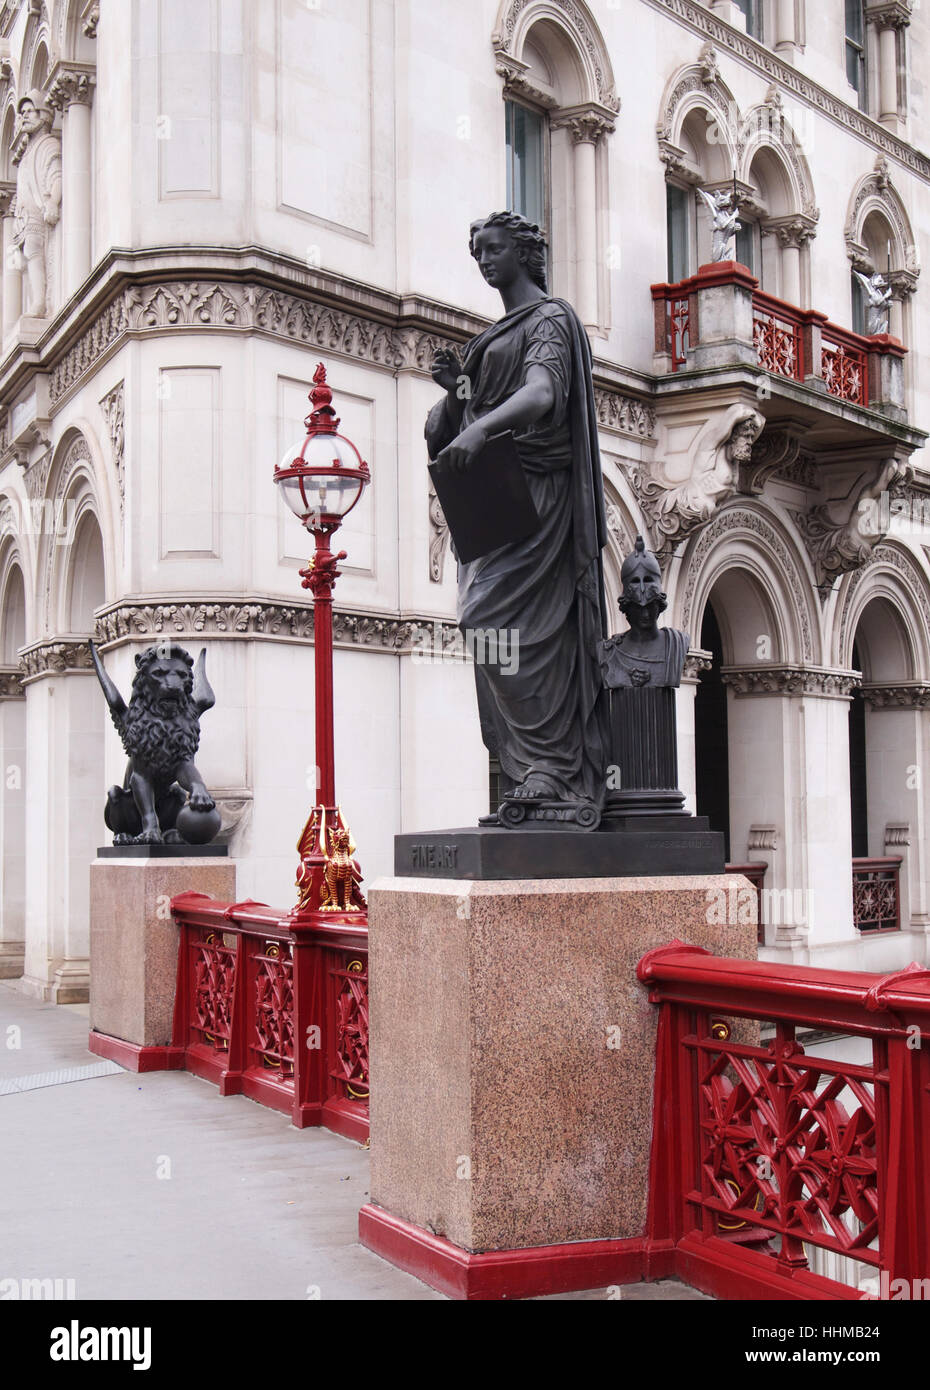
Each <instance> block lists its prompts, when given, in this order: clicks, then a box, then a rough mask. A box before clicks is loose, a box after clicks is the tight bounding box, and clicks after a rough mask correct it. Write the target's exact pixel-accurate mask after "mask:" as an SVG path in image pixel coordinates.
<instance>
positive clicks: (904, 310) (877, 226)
mask: <svg viewBox="0 0 930 1390" xmlns="http://www.w3.org/2000/svg"><path fill="white" fill-rule="evenodd" d="M845 235H846V254H847V256H848V257H849V261H850V265H851V268H852V272H855V271H859V272H860V273H861V274H863V275H865V276H870V275H874V274H876V273H879V274H881V275H882V276H883V278H884V279H885V282H886V283H887V285H888V286H890V288H891V296H892V297H891V300H890V302H889V305H888V311H889V323H888V331H889V332H890V333H891V335H892V336H893V337H895V338H898V339H900V341H901V342H903V343H904V344H905V346H908V345H909V342H910V338H911V326H910V316H911V306H910V297H911V295H912V294H913V293H914V291H915V289H916V288H917V280H918V276H919V275H920V265H919V261H918V258H917V256H918V253H917V245H916V239H915V237H914V233H913V231H912V229H911V223H910V219H909V218H908V215H907V210H906V208H905V206H904V203H903V201H902V199H901V197H900V195H899V194H898V192H897V190H896V189H895V187H894V185H893V184H892V182H891V179H890V177H889V171H888V162H887V160H886V159H885V158H884V157H883V156H879V158H878V159H877V161H876V164H875V169H874V170H873V171H872V173H870V174H867V175H866V176H865V178H863V179H860V181H859V183H858V184H857V185H856V187H855V189H854V190H853V195H852V198H851V200H850V206H849V213H848V216H847V220H846V233H845ZM867 305H868V301H867V298H866V295H865V291H864V289H863V286H862V283H861V281H860V280H859V279H858V278H857V276H856V275H855V273H852V274H851V275H850V318H851V324H852V327H853V329H854V331H855V332H857V333H868V331H869V328H868V315H867ZM911 371H912V365H911V363H910V360H909V359H906V360H905V374H906V377H907V378H908V379H909V377H910V373H911Z"/></svg>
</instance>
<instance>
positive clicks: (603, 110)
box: [549, 101, 616, 145]
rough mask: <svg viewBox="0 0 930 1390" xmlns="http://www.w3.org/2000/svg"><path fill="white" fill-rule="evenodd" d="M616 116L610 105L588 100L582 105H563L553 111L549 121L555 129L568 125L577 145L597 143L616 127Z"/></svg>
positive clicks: (573, 140)
mask: <svg viewBox="0 0 930 1390" xmlns="http://www.w3.org/2000/svg"><path fill="white" fill-rule="evenodd" d="M615 117H616V113H615V112H613V111H611V110H610V109H609V107H606V106H602V105H601V104H600V102H596V101H588V102H585V103H584V104H583V105H581V106H563V107H561V108H560V109H559V110H558V111H553V112H552V114H551V116H550V117H549V123H550V125H551V126H552V128H553V129H554V130H559V129H561V128H562V127H563V126H564V127H567V129H568V130H570V131H571V136H572V142H573V143H574V144H576V145H597V144H599V143H600V141H601V140H602V139H603V137H604V136H605V135H609V134H610V133H611V131H612V130H613V129H614V126H615V124H616V119H615Z"/></svg>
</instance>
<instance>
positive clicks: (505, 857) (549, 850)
mask: <svg viewBox="0 0 930 1390" xmlns="http://www.w3.org/2000/svg"><path fill="white" fill-rule="evenodd" d="M724 861H725V853H724V840H723V835H722V834H721V833H720V832H719V831H717V830H709V829H708V828H707V817H706V816H676V815H674V814H671V815H665V816H649V817H642V818H637V817H636V816H623V817H618V819H617V820H616V821H614V822H613V823H612V824H611V825H610V826H609V827H602V828H601V829H599V830H589V831H579V830H574V831H572V830H548V829H543V828H539V829H532V830H529V829H526V830H525V829H523V828H522V827H521V828H520V829H516V830H504V829H500V828H498V827H496V826H483V825H481V826H469V827H465V828H463V829H461V830H428V831H424V832H422V833H421V834H403V835H395V837H394V872H395V874H397V875H398V876H404V877H408V878H463V879H484V880H486V879H524V878H526V879H532V878H639V877H642V876H643V875H651V874H662V875H663V876H668V875H678V874H715V873H723V869H724Z"/></svg>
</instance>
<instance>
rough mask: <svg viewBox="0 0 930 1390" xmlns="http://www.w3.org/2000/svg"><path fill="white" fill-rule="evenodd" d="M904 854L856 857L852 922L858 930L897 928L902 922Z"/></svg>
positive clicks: (869, 930)
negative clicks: (901, 877) (881, 857)
mask: <svg viewBox="0 0 930 1390" xmlns="http://www.w3.org/2000/svg"><path fill="white" fill-rule="evenodd" d="M901 863H902V861H901V857H900V855H898V856H889V857H888V858H886V859H854V860H853V862H852V877H853V923H854V925H855V927H856V930H857V931H861V932H875V931H898V930H899V929H900V926H901V899H900V893H899V875H900V869H901Z"/></svg>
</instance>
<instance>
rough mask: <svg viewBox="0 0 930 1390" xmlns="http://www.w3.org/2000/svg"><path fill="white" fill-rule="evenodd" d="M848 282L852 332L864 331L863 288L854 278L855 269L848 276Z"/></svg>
mask: <svg viewBox="0 0 930 1390" xmlns="http://www.w3.org/2000/svg"><path fill="white" fill-rule="evenodd" d="M850 282H851V284H852V330H853V332H854V333H865V332H866V322H865V318H866V314H865V290H864V289H863V288H862V286H861V285H860V283H859V281H858V280H857V279H856V275H855V271H854V272H853V273H852V275H851V277H850Z"/></svg>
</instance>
